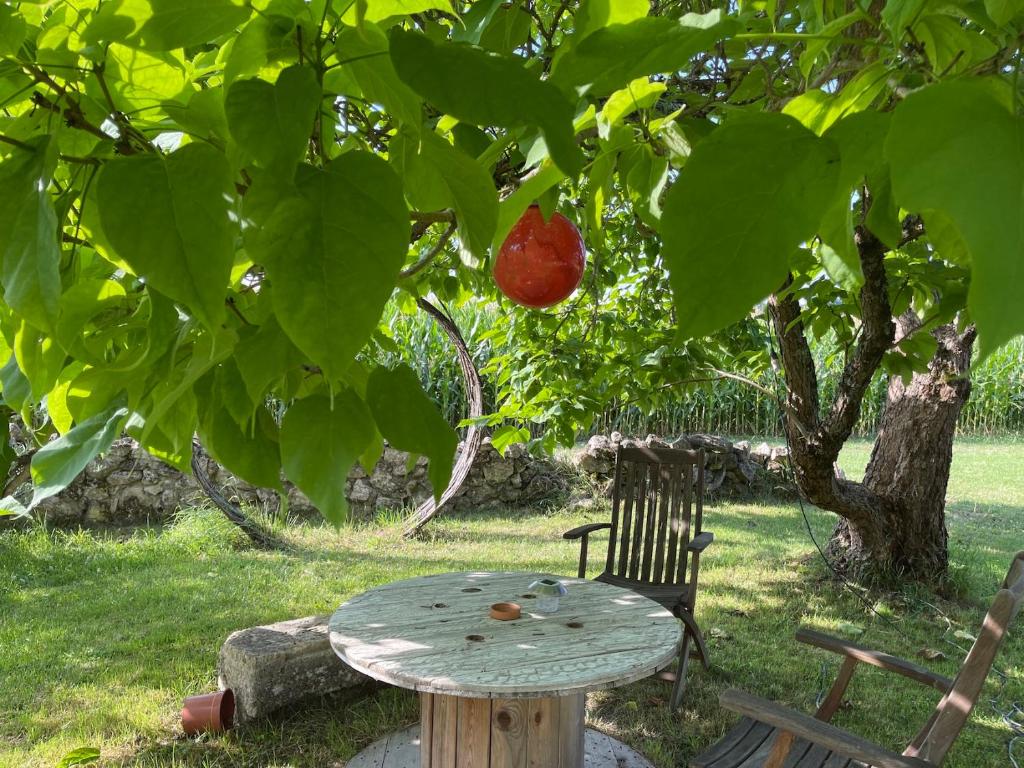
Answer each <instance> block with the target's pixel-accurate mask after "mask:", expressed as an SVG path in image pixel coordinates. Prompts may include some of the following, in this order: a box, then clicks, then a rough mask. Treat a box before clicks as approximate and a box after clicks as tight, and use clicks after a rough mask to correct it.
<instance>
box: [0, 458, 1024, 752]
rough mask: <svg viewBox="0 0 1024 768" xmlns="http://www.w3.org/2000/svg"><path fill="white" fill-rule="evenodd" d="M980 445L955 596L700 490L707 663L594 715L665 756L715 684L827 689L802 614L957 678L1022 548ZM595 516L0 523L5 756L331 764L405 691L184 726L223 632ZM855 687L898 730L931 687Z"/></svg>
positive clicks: (538, 550)
mask: <svg viewBox="0 0 1024 768" xmlns="http://www.w3.org/2000/svg"><path fill="white" fill-rule="evenodd" d="M990 448H991V446H990V445H989V444H980V448H979V447H978V445H976V444H974V443H967V444H965V445H963V446H958V449H957V458H956V461H955V464H954V478H953V482H951V485H950V488H951V491H950V496H951V501H952V508H951V514H950V535H951V539H950V540H951V559H952V567H953V569H954V572H955V574H956V578H957V579H959V580H960V581H959V583H962V584H963V586H964V596H963V600H961V601H960V602H955V603H953V602H948V601H942V600H940V599H939V598H936V597H935V596H933V595H930V594H918V593H917V592H916V591H915V590H906V591H905V592H904V593H900V594H895V595H880V594H871V595H867V594H861V595H860V597H858V596H857V595H855V594H854V593H853V592H851V591H849V590H846V589H843V588H842V587H840V586H838V585H836V584H835V583H833V582H832V581H830V580H828V579H827V578H826V574H825V571H824V568H823V567H822V566H821V565H820V562H819V561H818V560H817V553H816V552H815V549H814V545H813V544H812V543H811V542H810V540H809V539H808V537H807V532H806V531H805V529H804V521H803V518H802V517H801V514H800V510H799V508H798V507H797V506H796V505H795V504H791V503H779V504H773V503H766V502H757V503H748V504H744V503H724V504H714V503H713V504H709V505H708V506H707V508H706V518H705V528H706V529H707V530H711V531H714V533H715V534H716V541H715V543H714V544H713V545H712V546H711V547H710V548H709V549H708V551H707V553H706V554H705V556H704V557H703V558H702V561H701V571H700V583H701V586H700V590H699V593H698V598H697V616H698V619H699V620H700V622H701V624H702V627H703V629H704V631H705V634H706V636H707V638H708V643H709V646H710V649H711V654H712V658H711V661H712V668H711V670H710V671H705V670H704V669H703V668H702V667H701V666H700V664H699V663H694V664H693V665H692V666H691V669H692V670H693V671H692V680H691V683H690V687H689V692H688V695H687V700H686V702H685V705H684V707H683V709H682V710H681V711H680V712H678V713H676V714H674V715H673V714H671V713H669V712H668V710H667V708H666V707H665V706H664V702H665V700H666V699H667V697H668V693H669V688H668V686H667V685H666V684H665V683H663V682H660V681H658V680H653V679H652V680H645V681H641V682H639V683H635V684H632V685H629V686H625V687H623V688H620V689H614V690H611V691H602V692H598V693H596V694H593V695H591V696H590V697H589V701H588V718H589V720H590V722H591V724H592V725H594V726H596V727H599V728H601V729H602V730H605V731H607V732H608V733H610V734H612V735H614V736H616V737H617V738H621V739H623V740H624V741H626V742H628V743H630V744H631V745H632V746H634V747H636V748H637V749H639V750H641V751H643V752H644V753H645V754H647V755H648V756H649V757H650V758H651V759H652V760H653V761H654V762H655V764H656V765H658V766H659V768H670V767H671V768H676V766H681V765H683V764H684V762H685V760H686V759H687V758H688V757H689V756H691V755H693V754H695V753H696V752H697V751H699V750H700V749H702V748H704V747H705V746H707V744H708V743H709V742H711V741H712V740H713V739H714V738H717V737H718V736H720V735H721V734H722V733H723V732H724V730H725V729H726V728H727V727H728V725H729V724H730V723H731V722H733V718H732V717H731V716H730V715H729V714H728V713H724V712H722V711H721V710H720V709H719V707H718V704H717V696H718V693H719V692H720V691H721V690H722V689H724V688H726V687H729V686H740V687H744V688H747V689H749V690H751V691H753V692H755V693H757V694H759V695H762V696H768V697H770V698H775V699H778V700H779V701H782V702H784V703H788V704H791V705H793V706H796V707H798V708H801V709H803V710H804V711H808V710H810V709H812V708H813V703H814V698H815V696H816V695H817V693H818V691H819V690H820V689H821V688H822V687H824V686H825V685H826V683H824V682H822V681H821V680H820V679H819V678H820V677H821V673H822V669H823V665H826V666H825V671H826V672H827V673H828V674H829V675H834V673H835V671H836V669H837V668H838V661H837V659H835V658H834V657H830V656H829V655H828V654H826V653H824V652H822V651H819V650H815V649H811V648H808V647H803V646H800V645H799V644H798V643H797V642H796V641H795V640H794V639H793V633H794V631H795V630H796V628H797V626H798V625H800V624H807V625H810V626H812V627H813V628H815V629H820V630H821V631H824V632H828V633H831V634H837V635H841V636H844V637H847V638H849V639H853V640H856V641H858V642H863V643H865V644H867V645H871V646H875V647H878V648H881V649H884V650H887V651H889V652H893V653H896V654H898V655H901V656H904V657H907V658H910V659H913V660H914V661H916V662H918V663H921V664H924V665H926V666H928V667H929V668H931V669H934V670H935V671H937V672H941V673H943V674H947V675H951V674H953V673H955V670H956V668H957V665H958V662H959V659H960V653H959V652H958V651H957V649H956V648H955V647H954V646H953V643H956V644H957V645H961V646H966V645H967V644H969V642H970V641H969V640H966V639H964V638H963V637H960V636H957V635H956V633H957V632H960V633H970V634H973V633H974V632H975V631H976V630H977V627H978V623H979V621H980V618H981V615H982V612H983V610H984V606H985V605H986V604H987V602H988V600H989V599H990V598H991V596H992V594H993V593H994V591H995V588H996V583H997V581H998V580H999V579H1000V578H1002V576H1003V574H1004V573H1005V569H1006V565H1007V563H1008V562H1009V557H1010V554H1011V553H1012V552H1014V551H1016V550H1017V549H1019V548H1021V547H1022V546H1024V542H1022V541H1021V536H1020V534H1019V531H1020V530H1022V529H1024V513H1022V511H1021V510H1022V509H1024V479H1022V478H1020V477H1019V476H1018V475H1015V474H1014V473H1013V471H1012V470H1011V469H1010V467H1011V466H1014V465H1018V466H1019V461H1020V460H1021V459H1022V458H1024V446H1018V445H1014V446H1010V447H1007V448H1005V450H995V451H993V450H990ZM1004 454H1005V455H1004ZM866 457H867V446H866V444H855V445H854V446H853V449H852V452H850V453H849V455H844V462H846V463H848V464H854V463H856V462H857V461H858V460H860V459H861V458H863V459H866ZM979 465H984V466H979ZM996 465H998V466H996ZM850 474H852V472H850ZM964 475H967V476H969V477H971V478H973V479H972V480H971V481H970V482H967V481H965V480H964ZM986 478H988V479H986ZM997 482H999V483H1001V485H1000V486H999V488H998V489H994V490H993V493H992V498H993V501H992V502H988V503H986V502H981V501H977V500H979V499H988V498H989V489H990V484H991V485H993V486H994V485H995V483H997ZM956 494H959V495H956ZM807 513H808V518H809V521H810V524H811V529H812V530H813V532H814V535H815V536H816V537H817V538H818V540H819V541H820V542H822V543H824V542H825V540H826V539H827V537H828V533H829V531H830V530H831V527H832V525H833V522H834V518H833V517H832V516H830V515H828V514H825V513H822V512H820V511H819V510H816V509H813V508H808V510H807ZM606 518H607V509H606V508H600V507H599V508H597V509H590V510H586V511H569V510H543V511H524V510H498V511H488V512H480V513H475V514H465V515H457V516H445V517H442V518H440V519H438V520H437V521H435V522H434V523H432V524H431V526H430V527H429V528H428V530H427V532H426V535H425V536H424V537H423V538H422V539H419V540H415V541H408V542H407V541H403V540H402V539H401V536H400V531H399V529H398V528H397V527H395V526H391V527H381V526H379V525H375V524H369V525H368V524H362V525H358V526H353V527H350V528H344V529H341V530H340V531H335V530H334V529H332V528H330V527H326V526H319V525H301V526H296V527H293V528H289V529H287V530H285V531H284V532H283V535H284V537H285V538H286V539H287V542H288V544H289V546H290V549H289V550H287V551H285V552H259V551H255V550H251V549H247V548H245V547H244V546H241V543H240V542H239V541H238V539H237V535H236V532H235V531H234V530H233V529H231V528H230V527H224V526H222V525H221V524H220V521H219V519H216V518H214V519H208V518H206V517H203V516H202V515H193V516H184V517H183V518H182V519H180V520H178V521H177V522H176V523H175V524H174V525H172V526H170V527H169V528H167V529H165V530H163V531H159V530H142V531H139V532H137V533H136V534H134V535H129V536H126V535H125V534H124V533H123V532H118V533H111V534H102V533H76V534H63V533H49V534H47V533H43V532H39V531H35V532H29V533H26V534H19V535H13V534H10V533H8V534H3V535H0V615H2V617H3V618H2V621H0V689H2V690H3V692H4V696H5V702H4V704H3V705H2V707H0V766H2V768H43V767H44V766H46V767H47V768H49V766H52V765H53V764H54V763H55V762H56V759H58V758H59V756H60V755H62V754H63V753H64V752H66V751H67V750H69V749H71V748H74V747H77V746H81V745H83V744H94V745H96V746H100V747H102V749H103V753H104V756H105V759H106V760H107V764H108V765H117V766H121V765H124V766H132V767H133V768H156V767H157V766H161V767H162V766H190V767H195V768H200V767H204V768H205V767H209V768H214V767H217V768H224V767H226V766H253V768H255V767H256V766H259V767H260V768H265V767H267V766H289V767H290V768H300V767H301V768H305V767H307V766H308V767H309V768H312V766H318V767H320V766H338V768H340V766H342V765H343V764H344V761H345V760H346V759H347V758H349V757H351V756H352V755H353V754H355V753H356V752H357V751H358V750H359V749H361V748H362V747H363V746H365V745H366V744H368V743H369V742H370V741H372V740H374V739H376V738H378V737H380V736H381V735H383V734H384V733H386V732H387V731H389V730H391V729H394V728H397V727H398V726H400V725H402V724H404V723H409V722H413V721H415V720H416V718H417V714H418V707H417V703H416V697H415V695H413V694H411V693H410V692H408V691H402V690H399V689H395V688H390V687H387V686H372V685H371V686H366V687H364V688H361V689H358V690H355V691H350V692H344V693H342V694H339V695H337V696H331V697H326V698H323V699H316V700H313V701H311V702H309V704H308V706H303V707H298V708H295V709H294V710H292V711H289V712H284V713H281V714H279V715H276V716H274V717H272V718H270V719H269V720H264V721H261V722H258V723H255V724H252V725H249V726H246V727H244V728H240V729H238V730H236V731H233V732H230V733H228V734H225V735H223V736H219V737H213V738H209V737H203V738H201V739H198V740H190V739H185V738H183V737H182V736H181V734H180V729H179V725H178V722H177V719H178V709H179V707H180V704H181V700H182V699H183V698H184V697H186V696H188V695H192V694H195V693H200V692H204V691H207V690H211V689H213V688H214V687H215V685H216V677H215V668H216V660H217V652H218V650H219V648H220V645H221V643H222V642H223V640H224V638H225V637H226V636H227V635H228V634H229V633H230V632H232V631H233V630H235V629H239V628H242V627H247V626H253V625H256V624H263V623H269V622H274V621H280V620H284V619H290V618H295V617H298V616H305V615H309V614H314V613H327V612H330V611H332V610H333V609H334V608H336V607H337V605H338V604H340V603H341V602H343V601H344V600H346V599H347V598H349V597H352V596H354V595H356V594H358V593H360V592H362V591H363V590H365V589H367V588H368V587H370V586H373V585H375V584H380V583H385V582H389V581H395V580H397V579H402V578H408V577H412V576H417V575H421V574H428V573H437V572H441V571H452V570H520V571H531V572H553V573H561V574H566V575H574V574H575V571H576V562H577V557H578V549H577V547H578V544H577V543H575V542H568V541H564V540H563V539H562V538H561V534H562V532H563V531H565V530H567V529H568V528H571V527H574V526H576V525H580V524H582V523H584V522H596V521H601V520H605V519H606ZM604 535H606V534H604ZM604 541H605V539H604V538H602V534H597V535H595V537H594V540H593V542H592V545H591V550H590V551H591V559H590V566H591V570H590V573H591V574H592V575H593V574H596V573H597V572H598V570H599V568H600V563H601V560H602V557H603V554H604V552H603V546H604V544H603V542H604ZM865 601H866V602H867V604H869V605H871V606H872V607H873V608H874V609H875V610H876V611H877V612H878V613H879V614H881V615H883V616H885V617H886V619H882V618H879V616H877V615H876V614H874V613H872V612H871V611H869V610H868V609H867V608H866V607H865ZM890 622H892V623H890ZM1022 637H1024V633H1022V632H1016V633H1014V635H1013V636H1012V637H1011V640H1010V642H1009V643H1008V645H1007V647H1006V649H1005V650H1004V652H1003V654H1002V656H1001V658H1000V659H999V661H998V662H997V666H1000V668H1001V669H1003V670H1005V671H1006V672H1007V674H1008V676H1009V682H1008V683H1007V687H1006V690H1005V692H1004V696H1005V697H1006V698H1008V699H1013V698H1016V699H1018V700H1020V699H1021V698H1024V640H1022V639H1021V638H1022ZM925 648H931V649H935V650H937V651H940V652H941V653H942V654H943V657H940V658H937V659H936V660H934V661H926V660H924V659H922V658H921V657H920V656H918V653H919V652H920V651H921V650H922V649H925ZM997 693H998V681H997V680H996V679H995V678H994V677H993V679H992V680H991V681H990V682H989V685H988V689H987V690H986V692H985V693H984V694H983V695H982V701H981V704H980V705H979V709H978V712H977V714H976V715H975V717H974V718H973V719H972V721H971V725H970V726H969V727H968V728H967V729H966V731H965V732H964V734H963V736H962V738H961V740H960V742H959V743H958V744H957V746H956V747H955V748H954V750H953V752H952V753H951V755H950V758H949V761H948V762H947V765H949V766H951V767H952V768H974V766H980V765H990V764H993V765H994V764H997V762H996V761H997V760H998V758H997V757H996V756H998V755H1000V754H1003V750H1004V749H1005V740H1006V738H1007V734H1008V731H1007V730H1006V729H1005V728H1004V727H1003V726H1002V725H1001V724H1000V723H999V721H998V718H997V717H996V716H995V715H994V714H993V712H992V710H991V708H989V706H988V704H987V701H988V699H989V698H990V697H992V696H995V695H997ZM850 702H851V705H850V707H848V708H845V709H844V710H842V711H841V712H840V713H839V715H838V716H837V718H838V720H837V721H838V722H839V723H840V724H842V725H845V726H847V727H850V728H852V729H854V730H858V731H860V732H861V733H864V734H868V735H870V736H872V737H873V738H875V739H877V740H879V741H881V742H882V743H884V744H888V745H889V746H892V747H897V746H902V744H903V743H905V742H906V741H907V739H908V738H909V737H910V736H911V735H912V734H913V732H914V731H916V729H917V728H918V727H919V726H920V725H921V724H922V723H923V721H924V720H925V719H926V717H927V712H928V709H929V707H931V706H932V705H933V704H934V703H935V696H934V695H933V692H931V691H929V690H927V689H924V688H921V687H919V686H916V685H915V684H914V683H911V682H909V681H905V680H893V679H889V678H886V677H884V676H883V674H882V673H879V672H877V671H875V670H863V671H862V672H858V675H857V677H856V678H855V680H854V683H853V686H852V687H851V694H850Z"/></svg>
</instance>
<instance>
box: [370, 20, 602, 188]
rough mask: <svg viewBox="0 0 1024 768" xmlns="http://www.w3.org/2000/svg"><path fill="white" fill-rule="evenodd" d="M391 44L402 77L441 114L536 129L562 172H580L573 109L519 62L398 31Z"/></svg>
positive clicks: (393, 31) (517, 59)
mask: <svg viewBox="0 0 1024 768" xmlns="http://www.w3.org/2000/svg"><path fill="white" fill-rule="evenodd" d="M389 39H390V43H391V45H390V49H391V60H392V62H393V63H394V65H395V70H396V71H397V72H398V76H399V77H401V78H402V80H404V81H405V82H406V83H408V85H409V86H410V87H412V89H413V90H414V91H416V92H417V93H419V94H420V95H421V96H423V97H424V98H425V99H427V100H428V101H430V102H432V103H433V104H434V105H435V106H437V107H438V108H439V109H441V110H443V111H444V112H447V113H448V114H449V115H452V116H453V117H456V118H458V119H459V120H464V121H466V122H468V123H474V124H476V125H498V126H502V127H504V128H518V127H520V126H523V125H531V126H537V127H538V128H540V129H541V131H542V132H543V134H544V140H545V142H546V143H547V147H548V150H549V152H550V153H551V159H552V160H554V161H555V163H556V164H557V165H558V167H559V168H561V169H562V170H563V171H565V172H566V173H567V174H569V175H575V174H576V173H577V172H578V171H579V170H580V168H581V166H582V156H581V154H580V150H579V148H578V147H577V146H576V139H575V136H574V132H573V125H572V122H573V106H572V104H571V103H570V102H569V100H568V99H567V98H566V97H565V96H564V95H563V94H562V92H561V91H559V90H558V88H556V87H555V86H554V85H552V84H551V83H549V82H546V81H543V80H540V79H539V78H538V77H537V76H536V75H535V74H534V73H533V72H531V71H529V70H528V69H526V67H525V66H523V63H522V60H521V59H519V58H517V57H513V56H502V55H500V54H497V53H490V52H488V51H485V50H483V49H481V48H477V47H475V46H472V45H468V44H466V43H436V42H434V41H432V40H431V39H430V38H428V37H426V36H425V35H422V34H419V33H416V32H405V31H402V30H400V29H397V28H396V29H393V30H392V31H391V34H390V38H389Z"/></svg>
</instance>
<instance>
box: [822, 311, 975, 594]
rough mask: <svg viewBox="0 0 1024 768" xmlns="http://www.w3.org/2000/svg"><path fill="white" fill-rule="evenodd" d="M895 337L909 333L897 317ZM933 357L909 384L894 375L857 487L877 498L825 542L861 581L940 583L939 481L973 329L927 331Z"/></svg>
mask: <svg viewBox="0 0 1024 768" xmlns="http://www.w3.org/2000/svg"><path fill="white" fill-rule="evenodd" d="M897 325H898V329H899V333H900V336H901V337H902V336H903V335H905V334H907V333H912V332H914V331H915V330H916V326H917V322H916V318H915V317H913V316H912V315H908V316H904V317H902V318H900V319H899V321H898V323H897ZM932 335H933V336H934V337H935V339H936V341H937V342H938V348H937V350H936V353H935V356H934V357H933V358H932V361H931V363H930V365H929V367H928V370H927V371H925V372H922V373H916V374H914V376H913V377H912V379H911V381H910V383H909V384H905V383H904V382H903V379H902V378H900V377H898V376H893V377H892V378H891V380H890V382H889V391H888V398H887V401H886V408H885V412H884V413H883V414H882V420H881V423H880V424H879V429H878V436H877V437H876V439H875V444H874V448H873V450H872V452H871V459H870V461H869V462H868V466H867V470H866V471H865V474H864V487H865V488H866V489H867V490H868V491H870V492H871V493H872V494H873V495H874V497H875V499H876V509H875V513H874V514H873V515H870V516H867V517H858V518H856V519H852V518H849V519H842V520H840V522H839V524H838V525H837V526H836V529H835V531H834V532H833V535H832V539H831V541H830V542H829V553H830V554H831V556H832V560H833V563H834V565H836V566H837V567H839V568H841V569H842V570H844V571H846V572H847V573H851V574H854V575H858V576H860V577H861V578H864V577H869V576H875V577H879V578H883V579H886V580H914V581H923V582H928V583H932V584H939V583H941V582H942V581H943V579H944V578H945V576H946V570H947V566H948V549H947V534H946V519H945V504H946V486H947V483H948V481H949V469H950V465H951V463H952V460H953V438H954V436H955V433H956V424H957V419H958V417H959V416H960V411H961V410H962V408H963V406H964V403H966V402H967V399H968V398H969V397H970V392H971V382H970V378H969V373H970V364H971V352H972V349H973V346H974V337H975V329H974V327H973V326H971V327H968V328H967V329H966V330H965V331H963V332H962V333H958V332H957V329H956V327H955V325H953V324H948V325H944V326H941V327H940V328H938V329H936V330H935V331H934V332H933V334H932Z"/></svg>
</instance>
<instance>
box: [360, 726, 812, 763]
mask: <svg viewBox="0 0 1024 768" xmlns="http://www.w3.org/2000/svg"><path fill="white" fill-rule="evenodd" d="M584 749H585V750H586V752H585V756H584V766H585V768H653V766H652V765H651V763H650V762H649V761H648V760H647V759H646V758H645V757H644V756H643V755H641V754H640V753H639V752H637V751H635V750H633V749H630V748H629V747H627V746H626V745H625V744H623V743H622V742H621V741H618V740H617V739H613V738H611V737H610V736H607V735H605V734H603V733H601V732H600V731H595V730H592V729H589V728H588V729H587V731H586V735H585V737H584ZM458 765H459V766H460V768H461V765H462V764H461V763H460V764H458ZM562 765H563V764H562V763H554V764H549V765H546V766H545V767H544V768H562ZM346 768H422V766H421V764H420V726H418V725H413V726H410V727H409V728H406V729H405V730H402V731H396V732H395V733H392V734H390V735H388V736H385V737H384V738H383V739H381V740H380V741H376V742H374V743H373V744H371V745H370V746H369V747H367V748H366V749H364V750H363V751H362V752H360V753H359V754H358V755H356V756H355V757H354V758H352V759H351V760H349V762H348V764H347V765H346ZM830 768H831V767H830Z"/></svg>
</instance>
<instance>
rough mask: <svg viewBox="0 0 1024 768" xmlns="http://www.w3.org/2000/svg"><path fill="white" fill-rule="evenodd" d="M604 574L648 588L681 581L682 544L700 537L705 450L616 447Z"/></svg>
mask: <svg viewBox="0 0 1024 768" xmlns="http://www.w3.org/2000/svg"><path fill="white" fill-rule="evenodd" d="M612 482H613V483H614V485H613V486H612V488H613V491H612V528H611V533H610V537H609V541H608V559H607V561H606V563H605V572H606V573H608V574H612V575H614V576H618V577H621V578H624V579H630V580H633V581H638V582H642V583H647V584H684V583H686V580H687V579H686V566H687V557H686V554H687V550H686V545H687V544H688V543H689V542H690V539H692V538H693V537H694V536H696V535H697V534H698V533H700V530H701V528H700V526H701V517H702V515H703V500H704V451H703V450H697V451H688V450H681V449H678V448H647V447H643V446H635V447H634V446H631V447H622V446H620V447H619V449H618V451H617V452H616V455H615V478H614V480H613V481H612Z"/></svg>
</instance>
